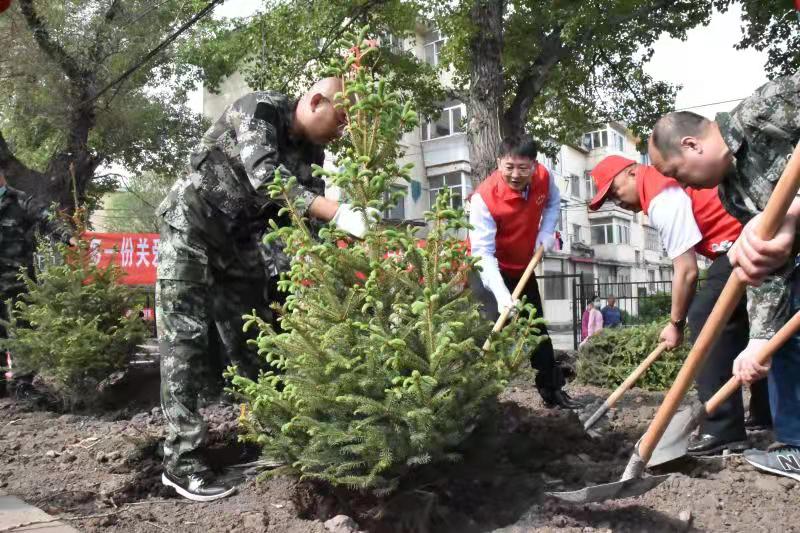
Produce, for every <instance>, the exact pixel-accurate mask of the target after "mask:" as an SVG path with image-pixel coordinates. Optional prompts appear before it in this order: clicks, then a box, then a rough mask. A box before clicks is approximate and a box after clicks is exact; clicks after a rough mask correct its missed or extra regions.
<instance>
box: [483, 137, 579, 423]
mask: <svg viewBox="0 0 800 533" xmlns="http://www.w3.org/2000/svg"><path fill="white" fill-rule="evenodd" d="M537 155H538V150H537V148H536V144H535V143H534V142H533V140H532V139H530V138H522V139H503V141H502V142H501V143H500V146H499V147H498V159H497V170H495V171H494V172H493V173H492V174H490V175H489V177H487V178H486V179H485V180H484V181H483V183H481V184H480V186H479V187H478V189H477V190H476V191H475V193H474V194H473V195H472V196H471V198H470V214H469V222H470V224H471V225H472V229H471V230H470V232H469V243H470V250H471V253H472V255H473V256H475V257H479V258H480V262H479V263H478V264H479V265H480V266H481V269H482V270H481V272H480V276H479V278H480V279H478V276H475V275H472V276H471V278H470V286H471V287H472V290H473V292H474V294H475V295H476V297H477V298H478V299H479V300H480V301H481V302H482V303H483V310H484V313H485V315H486V316H487V318H489V319H490V320H497V317H498V316H499V314H500V312H501V311H502V310H503V309H504V308H506V307H511V306H514V305H515V304H516V302H514V301H512V299H511V291H513V290H514V287H516V285H517V282H518V281H519V279H520V277H521V276H522V273H523V272H524V271H525V268H526V267H527V266H528V263H529V262H530V260H531V258H532V257H533V254H534V252H535V251H536V249H537V248H539V246H544V249H545V251H549V250H552V249H553V244H554V243H555V235H554V233H555V228H556V223H557V222H558V216H559V213H560V207H561V206H560V204H561V195H560V193H559V191H558V187H557V186H556V184H555V182H554V181H553V178H552V176H551V175H550V173H549V172H548V171H547V169H546V168H544V166H543V165H541V164H540V163H539V162H537V161H536V156H537ZM523 294H524V295H525V296H526V297H527V301H528V302H529V303H532V304H533V305H534V307H536V311H537V313H538V314H539V316H542V315H543V312H542V298H541V296H540V295H539V288H538V284H537V283H536V277H535V276H532V277H531V279H530V280H529V281H528V284H527V285H526V286H525V291H524V292H523ZM540 329H541V333H542V335H547V328H546V327H545V326H544V325H543V326H541V328H540ZM530 357H531V366H533V368H535V369H536V388H537V389H538V391H539V394H540V395H541V396H542V400H543V401H544V403H545V405H546V406H547V407H555V408H566V409H574V408H576V407H578V404H577V403H576V402H575V401H574V400H572V399H571V398H570V397H569V395H568V394H567V393H566V392H565V391H564V390H563V386H564V385H565V379H564V376H563V374H562V370H561V368H560V367H559V366H558V364H557V363H556V360H555V352H554V351H553V343H552V341H551V340H550V339H549V338H546V339H544V340H543V341H542V342H541V343H540V344H539V346H537V348H536V351H535V352H533V353H532V354H531V356H530Z"/></svg>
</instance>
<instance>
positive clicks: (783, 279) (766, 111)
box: [716, 72, 800, 339]
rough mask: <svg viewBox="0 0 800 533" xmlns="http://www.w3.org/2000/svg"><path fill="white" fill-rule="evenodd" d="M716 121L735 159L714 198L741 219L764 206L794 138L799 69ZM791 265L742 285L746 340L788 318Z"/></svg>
mask: <svg viewBox="0 0 800 533" xmlns="http://www.w3.org/2000/svg"><path fill="white" fill-rule="evenodd" d="M716 121H717V124H718V125H719V128H720V132H721V133H722V137H723V138H724V139H725V143H726V144H727V145H728V148H730V150H731V152H732V153H733V155H734V160H735V161H734V163H735V164H734V168H733V169H732V170H731V172H730V173H729V175H728V176H726V178H725V179H724V180H723V182H722V183H721V184H720V186H719V195H720V199H721V200H722V203H723V205H724V206H725V208H726V209H727V210H728V212H729V213H731V214H732V215H733V216H735V217H736V218H737V219H739V220H740V221H741V222H742V223H746V222H747V221H748V220H750V219H751V218H752V217H753V216H755V215H756V214H758V213H760V212H761V211H763V210H764V208H765V207H766V205H767V201H768V200H769V197H770V195H771V194H772V191H773V189H774V188H775V184H776V183H777V181H778V179H779V178H780V177H781V173H782V172H783V170H784V168H785V167H786V162H787V161H788V159H789V157H790V156H791V154H792V151H793V150H794V147H795V145H796V144H797V143H798V141H800V72H798V73H795V74H793V75H791V76H787V77H784V78H780V79H777V80H774V81H771V82H769V83H767V84H765V85H763V86H762V87H760V88H759V89H758V90H757V91H756V92H755V93H754V94H753V95H751V96H750V97H749V98H747V99H745V100H743V101H742V102H741V103H740V104H739V105H738V106H736V108H735V109H734V110H733V111H731V112H730V113H719V114H718V115H717V116H716ZM797 249H798V241H797V240H796V242H795V251H796V250H797ZM793 267H794V260H791V261H789V263H787V265H786V267H784V268H782V269H781V270H779V271H777V272H775V273H774V274H773V275H771V276H769V277H767V279H766V280H765V281H764V283H763V285H761V286H760V287H748V299H747V301H748V312H749V314H750V337H751V338H755V339H757V338H769V337H772V336H773V335H774V334H775V332H776V331H777V330H778V329H780V327H781V326H782V325H783V323H784V322H785V321H786V319H787V318H788V313H789V282H788V278H789V276H790V274H791V271H792V269H793Z"/></svg>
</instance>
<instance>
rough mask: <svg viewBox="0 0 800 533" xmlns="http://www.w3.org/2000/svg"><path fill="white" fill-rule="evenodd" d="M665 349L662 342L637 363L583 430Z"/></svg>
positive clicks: (598, 418)
mask: <svg viewBox="0 0 800 533" xmlns="http://www.w3.org/2000/svg"><path fill="white" fill-rule="evenodd" d="M666 349H667V345H666V343H663V342H662V343H660V344H659V345H658V346H656V349H655V350H653V351H652V352H651V353H650V355H648V356H647V357H646V358H645V360H644V361H642V362H641V363H639V366H637V367H636V369H635V370H634V371H633V372H631V375H630V376H628V377H627V379H626V380H625V381H623V382H622V384H621V385H620V386H619V387H617V389H616V390H615V391H614V392H612V393H611V396H609V397H608V398H606V401H604V402H603V405H601V406H600V407H598V408H597V410H596V411H595V412H594V413H592V416H590V417H589V418H588V419H586V422H584V424H583V429H585V430H588V429H589V428H591V427H592V426H594V425H595V424H596V423H597V421H598V420H600V417H602V416H603V415H604V414H606V413H607V412H608V410H609V409H611V408H612V407H613V406H614V404H616V403H617V402H618V401H619V399H620V398H622V395H623V394H625V392H626V391H627V390H628V389H630V388H631V387H633V384H634V383H636V382H637V381H638V380H639V378H640V377H642V374H644V373H645V372H647V369H648V368H650V365H652V364H653V362H655V360H656V359H658V358H659V357H660V356H661V354H662V353H664V350H666Z"/></svg>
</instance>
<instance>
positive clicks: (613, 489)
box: [550, 144, 800, 503]
mask: <svg viewBox="0 0 800 533" xmlns="http://www.w3.org/2000/svg"><path fill="white" fill-rule="evenodd" d="M798 190H800V144H798V145H797V146H795V149H794V152H793V153H792V157H791V159H790V160H789V162H788V163H787V164H786V168H785V169H784V170H783V174H782V175H781V178H780V180H778V183H777V184H776V185H775V190H774V191H772V195H771V196H770V198H769V202H767V206H766V209H764V212H763V215H762V218H761V224H760V225H759V227H758V228H757V230H758V235H759V237H761V238H762V239H771V238H772V237H773V236H774V235H775V232H777V231H778V228H779V227H780V225H781V223H782V222H783V219H784V218H785V217H786V212H787V211H788V210H789V206H790V205H791V203H792V200H794V197H795V195H796V194H797V191H798ZM744 291H745V284H744V283H743V282H742V281H740V280H739V278H738V276H736V273H735V272H734V273H731V276H730V278H728V282H727V283H726V284H725V288H724V289H723V290H722V293H721V294H720V295H719V298H718V299H717V303H716V304H715V305H714V309H712V310H711V314H710V315H709V317H708V319H707V320H706V324H705V326H703V329H702V330H701V331H700V335H699V336H698V337H697V340H696V341H695V344H694V346H693V347H692V349H691V351H690V352H689V355H688V356H687V357H686V361H685V362H684V363H683V366H682V367H681V370H680V372H678V376H677V377H676V378H675V383H673V384H672V387H671V388H670V389H669V392H667V395H666V396H665V397H664V401H663V402H662V403H661V406H660V407H659V408H658V411H657V412H656V415H655V417H654V418H653V421H652V422H651V423H650V427H648V428H647V432H646V433H645V434H644V436H643V437H642V438H641V440H640V441H639V442H638V443H637V445H636V449H634V452H633V455H632V456H631V458H630V460H629V461H628V465H627V466H626V467H625V472H623V474H622V478H621V479H620V481H616V482H612V483H606V484H604V485H597V486H594V487H587V488H585V489H581V490H579V491H573V492H554V493H550V495H551V496H554V497H556V498H559V499H562V500H565V501H570V502H578V503H590V502H601V501H605V500H609V499H616V498H629V497H632V496H639V495H641V494H644V493H645V492H647V491H649V490H651V489H652V488H653V487H655V486H657V485H658V484H659V483H661V482H663V481H665V480H666V479H667V478H668V477H669V476H667V475H665V476H657V477H654V478H652V477H651V478H643V477H642V475H643V474H644V470H645V467H646V466H647V463H648V462H649V461H650V457H651V456H652V454H653V450H655V448H656V446H657V445H658V442H659V441H660V440H661V436H662V435H663V434H664V430H666V429H667V425H668V424H669V422H670V420H672V417H673V416H674V415H675V413H676V412H677V410H678V407H679V406H680V404H681V401H683V397H684V396H685V395H686V391H688V390H689V387H691V386H692V382H693V381H694V378H695V376H697V373H698V372H699V371H700V367H701V366H702V364H703V362H704V361H705V357H706V354H707V353H708V352H709V350H710V349H711V347H712V346H713V344H714V342H716V340H717V338H718V337H719V335H720V333H721V332H722V328H723V326H724V325H725V324H727V323H728V319H730V317H731V314H732V313H733V310H734V309H735V308H736V304H738V303H739V300H740V299H741V298H742V296H743V295H744Z"/></svg>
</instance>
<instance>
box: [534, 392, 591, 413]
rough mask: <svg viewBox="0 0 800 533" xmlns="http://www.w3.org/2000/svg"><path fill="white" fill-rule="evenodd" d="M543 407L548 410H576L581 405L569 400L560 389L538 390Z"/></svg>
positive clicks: (567, 395)
mask: <svg viewBox="0 0 800 533" xmlns="http://www.w3.org/2000/svg"><path fill="white" fill-rule="evenodd" d="M539 394H540V395H541V397H542V401H543V402H544V405H545V407H547V408H550V409H578V408H580V407H581V404H579V403H578V402H576V401H575V400H573V399H572V398H570V396H569V394H567V393H566V392H565V391H563V390H562V389H539Z"/></svg>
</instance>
